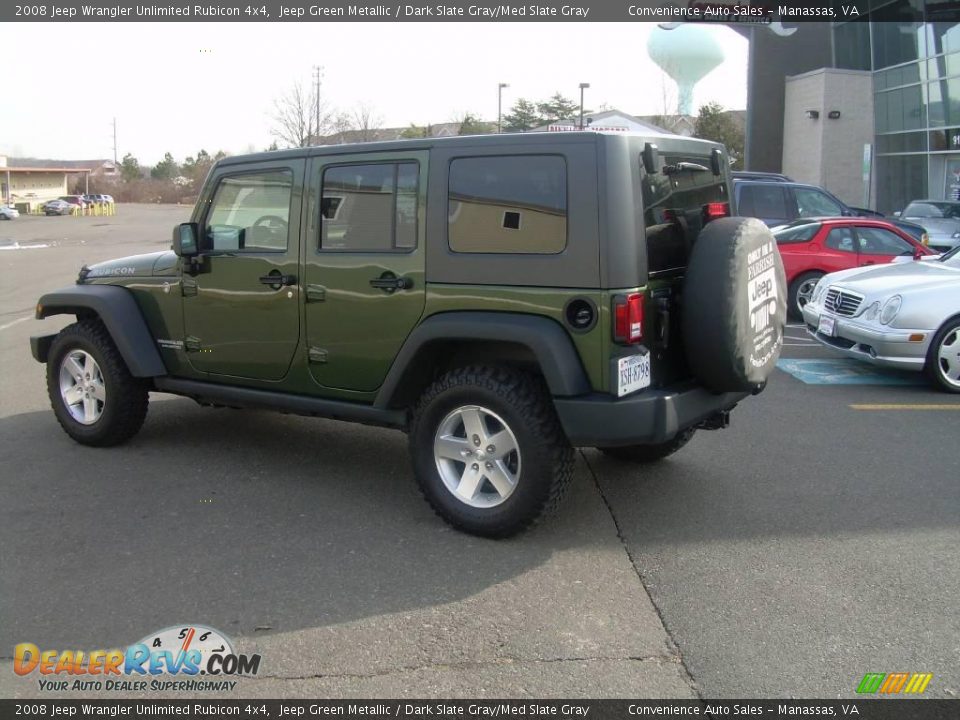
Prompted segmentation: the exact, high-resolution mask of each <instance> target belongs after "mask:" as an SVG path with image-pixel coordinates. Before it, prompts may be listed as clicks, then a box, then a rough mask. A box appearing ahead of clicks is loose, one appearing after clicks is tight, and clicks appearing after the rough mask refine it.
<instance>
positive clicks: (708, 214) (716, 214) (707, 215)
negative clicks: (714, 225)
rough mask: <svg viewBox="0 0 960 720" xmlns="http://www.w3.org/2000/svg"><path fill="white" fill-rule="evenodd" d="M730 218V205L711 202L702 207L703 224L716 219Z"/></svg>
mask: <svg viewBox="0 0 960 720" xmlns="http://www.w3.org/2000/svg"><path fill="white" fill-rule="evenodd" d="M722 217H730V203H725V202H711V203H707V204H706V205H704V206H703V224H704V225H706V224H707V223H708V222H710V221H711V220H716V219H717V218H722Z"/></svg>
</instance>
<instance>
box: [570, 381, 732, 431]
mask: <svg viewBox="0 0 960 720" xmlns="http://www.w3.org/2000/svg"><path fill="white" fill-rule="evenodd" d="M748 394H749V393H721V394H714V393H711V392H710V391H708V390H705V389H703V388H702V387H700V386H699V385H695V384H690V385H685V386H679V387H673V388H665V389H662V390H648V391H646V392H642V393H638V394H637V395H632V396H628V397H625V398H620V399H617V398H614V397H612V396H611V395H606V394H602V393H594V394H592V395H585V396H581V397H573V398H554V399H553V402H554V405H555V406H556V408H557V414H558V415H559V416H560V422H561V424H562V425H563V429H564V432H566V434H567V437H568V438H569V440H570V443H571V444H572V445H574V446H576V447H615V446H623V445H652V444H657V443H662V442H666V441H668V440H670V439H671V438H673V437H674V436H675V435H676V434H677V433H678V432H680V431H681V430H685V429H686V428H689V427H693V426H694V425H699V424H700V423H702V422H704V421H705V420H708V419H710V418H711V417H713V416H715V415H717V414H718V413H722V412H724V411H727V410H732V409H733V407H734V406H735V405H736V404H737V403H738V402H740V401H741V400H743V398H745V397H747V395H748Z"/></svg>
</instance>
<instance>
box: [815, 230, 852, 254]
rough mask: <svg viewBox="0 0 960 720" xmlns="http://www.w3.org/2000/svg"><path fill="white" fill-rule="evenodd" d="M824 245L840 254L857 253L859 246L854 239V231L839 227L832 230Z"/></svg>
mask: <svg viewBox="0 0 960 720" xmlns="http://www.w3.org/2000/svg"><path fill="white" fill-rule="evenodd" d="M823 244H824V245H826V246H827V247H828V248H833V249H834V250H839V251H840V252H849V253H855V252H856V251H857V244H856V242H855V241H854V239H853V230H851V229H850V228H848V227H838V228H834V229H833V230H831V231H830V233H829V234H828V235H827V239H826V241H825V242H824V243H823Z"/></svg>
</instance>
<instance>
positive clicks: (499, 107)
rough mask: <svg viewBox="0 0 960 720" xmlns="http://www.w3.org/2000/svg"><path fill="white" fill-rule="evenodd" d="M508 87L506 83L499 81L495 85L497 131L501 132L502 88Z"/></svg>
mask: <svg viewBox="0 0 960 720" xmlns="http://www.w3.org/2000/svg"><path fill="white" fill-rule="evenodd" d="M508 87H510V86H509V85H508V84H507V83H500V85H499V86H498V87H497V133H498V134H499V133H502V132H503V110H502V108H503V89H504V88H508Z"/></svg>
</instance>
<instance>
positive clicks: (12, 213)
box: [0, 205, 20, 220]
mask: <svg viewBox="0 0 960 720" xmlns="http://www.w3.org/2000/svg"><path fill="white" fill-rule="evenodd" d="M18 217H20V211H19V210H17V209H16V208H15V207H10V206H9V205H0V220H13V219H14V218H18Z"/></svg>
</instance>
